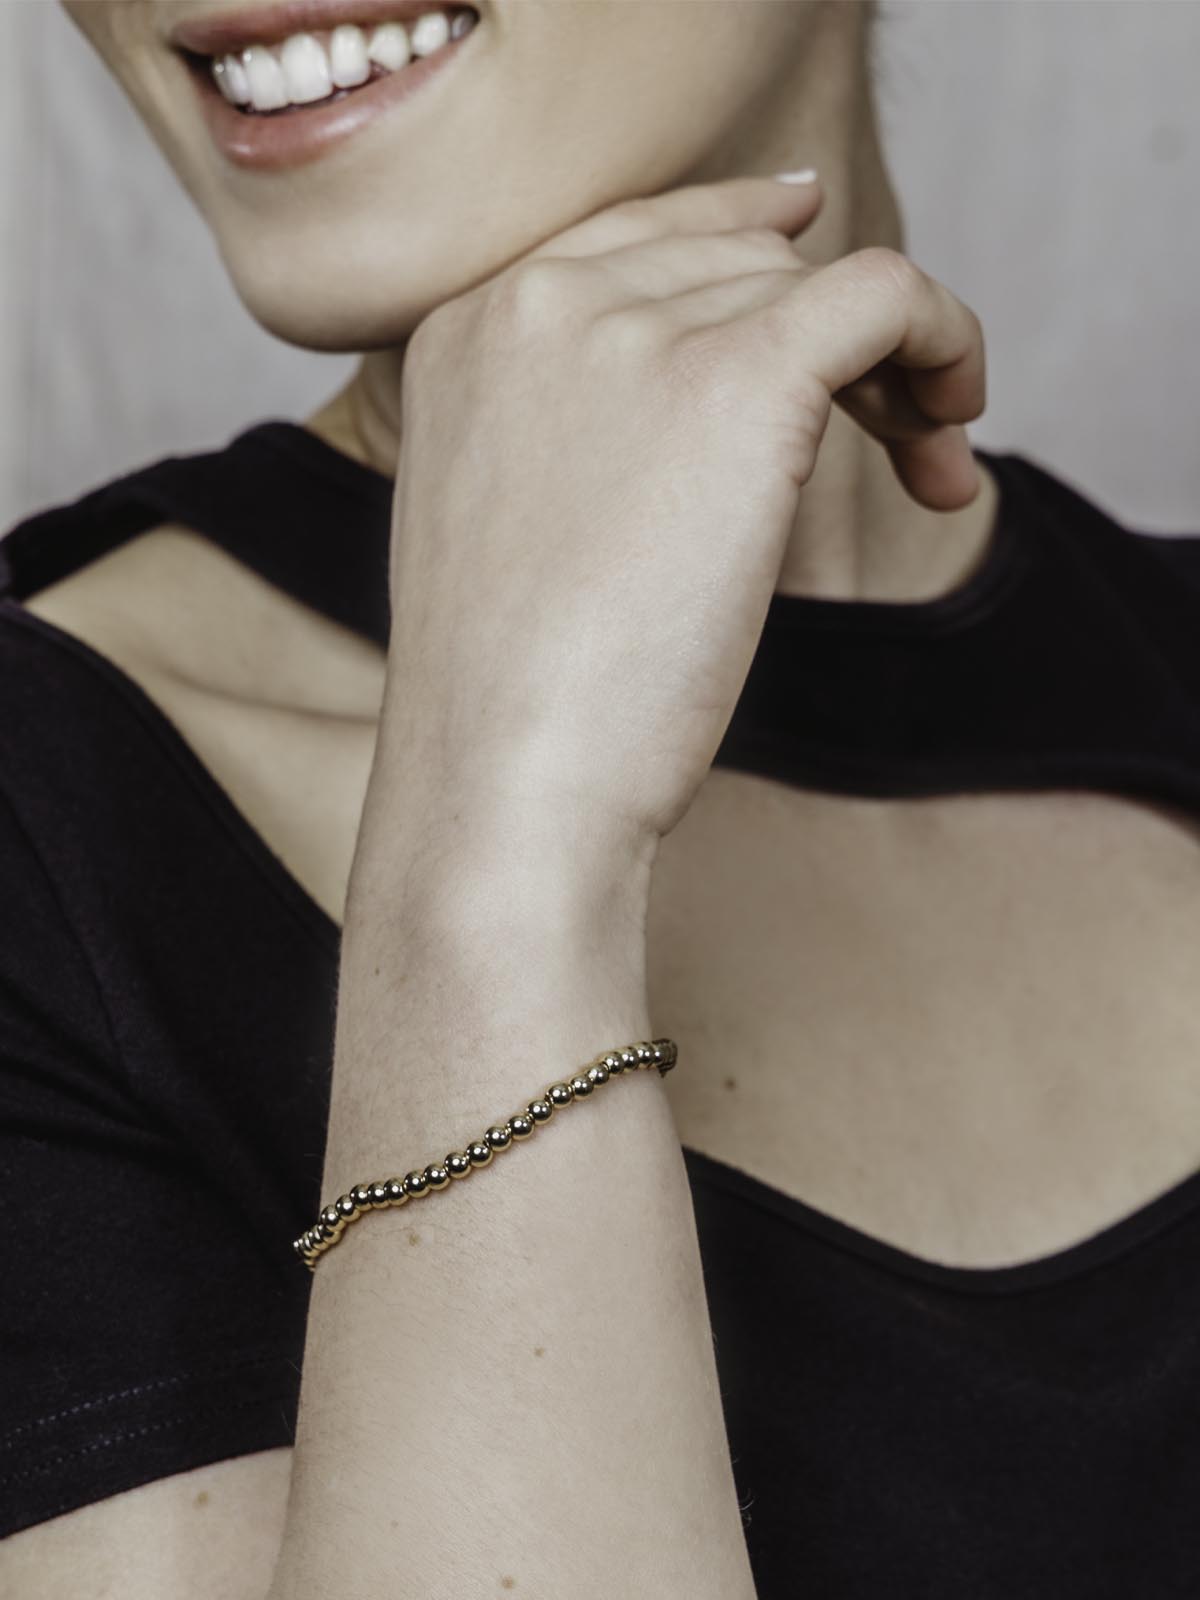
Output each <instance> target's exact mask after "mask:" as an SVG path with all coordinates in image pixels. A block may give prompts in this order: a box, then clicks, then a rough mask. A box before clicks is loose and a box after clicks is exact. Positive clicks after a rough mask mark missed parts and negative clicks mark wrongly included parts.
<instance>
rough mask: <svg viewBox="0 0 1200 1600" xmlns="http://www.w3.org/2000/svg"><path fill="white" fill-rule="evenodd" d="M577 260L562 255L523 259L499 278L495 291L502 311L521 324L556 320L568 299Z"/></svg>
mask: <svg viewBox="0 0 1200 1600" xmlns="http://www.w3.org/2000/svg"><path fill="white" fill-rule="evenodd" d="M575 265H576V263H575V262H574V261H572V260H570V259H568V258H567V257H563V256H540V257H536V258H535V259H533V260H529V261H520V262H518V263H517V264H516V265H515V266H513V267H511V268H510V269H509V270H508V271H507V272H505V273H502V274H501V276H500V277H499V278H498V279H496V283H495V295H496V299H497V301H498V305H499V309H500V311H501V312H502V314H503V315H504V316H505V317H506V318H508V319H509V320H511V321H512V322H514V323H516V324H517V325H518V326H521V327H526V326H539V325H541V324H543V323H545V322H547V321H550V320H556V319H557V318H558V317H559V316H560V315H561V314H562V312H563V310H564V309H565V307H566V306H567V304H568V303H569V294H570V291H571V288H572V287H573V285H574V282H575V278H576V274H575V272H574V271H573V270H572V269H573V268H574V267H575Z"/></svg>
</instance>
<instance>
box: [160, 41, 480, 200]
mask: <svg viewBox="0 0 1200 1600" xmlns="http://www.w3.org/2000/svg"><path fill="white" fill-rule="evenodd" d="M481 25H482V24H481V23H479V22H477V23H476V24H475V26H474V27H473V28H472V29H471V31H470V32H469V33H466V34H464V35H463V36H462V38H460V39H451V40H450V41H449V42H448V43H447V44H444V45H443V46H442V47H441V49H440V50H435V51H434V52H433V54H432V55H428V56H419V57H417V58H416V59H415V60H413V61H410V62H409V63H408V65H407V66H405V67H401V68H400V69H399V71H397V72H389V73H388V74H387V75H386V76H385V77H382V78H376V79H375V81H374V82H373V83H365V84H363V86H362V87H361V88H359V89H351V90H350V91H349V92H348V93H347V94H346V95H345V96H344V97H343V98H342V99H340V100H318V101H317V102H316V103H315V104H313V105H309V106H297V107H295V108H294V109H293V110H290V111H277V112H265V113H256V112H246V111H239V110H238V109H237V107H236V106H233V105H231V104H230V102H229V101H228V100H226V98H225V96H224V95H223V94H222V93H221V91H220V90H219V89H218V88H217V86H216V84H215V83H214V82H213V77H212V72H211V69H210V68H208V67H207V66H205V67H204V68H203V69H199V68H194V67H189V70H188V75H189V77H191V78H192V79H193V81H194V82H195V84H196V88H197V90H198V92H199V95H200V104H201V107H202V109H203V112H204V120H205V121H206V122H207V124H208V131H209V132H210V133H211V134H212V137H213V141H214V142H215V144H216V146H217V149H218V150H220V152H221V154H222V155H223V156H225V158H226V159H227V160H229V161H231V162H233V163H234V165H235V166H239V167H253V168H256V169H258V170H260V171H261V170H267V171H269V170H271V169H278V168H280V167H297V166H301V165H303V164H304V163H305V162H308V161H315V160H316V159H317V158H318V157H319V156H323V155H324V154H326V152H327V151H329V150H332V149H334V148H335V147H336V146H337V145H340V144H342V143H343V142H344V141H345V140H347V139H348V138H350V136H351V134H354V133H357V132H358V130H359V129H360V128H365V127H366V126H367V124H368V123H371V122H374V121H376V119H377V118H379V117H382V116H386V114H387V112H388V111H389V109H390V108H391V107H392V106H394V105H396V104H397V103H398V102H399V101H401V100H407V99H409V98H410V96H412V95H414V94H417V93H418V92H419V91H420V90H421V89H422V88H423V87H424V85H425V84H427V83H428V82H429V81H430V79H431V78H435V77H436V76H437V75H438V74H439V73H440V72H441V71H442V70H443V69H444V68H445V67H448V66H449V65H450V63H451V62H452V61H454V60H456V59H457V58H458V56H459V55H461V53H462V51H463V48H464V47H465V46H466V45H468V44H469V43H470V42H471V40H472V39H473V38H474V36H475V35H476V33H478V32H479V29H480V27H481Z"/></svg>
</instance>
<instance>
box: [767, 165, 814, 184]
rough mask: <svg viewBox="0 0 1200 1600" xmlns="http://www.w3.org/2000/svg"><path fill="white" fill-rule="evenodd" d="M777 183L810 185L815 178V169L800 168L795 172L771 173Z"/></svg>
mask: <svg viewBox="0 0 1200 1600" xmlns="http://www.w3.org/2000/svg"><path fill="white" fill-rule="evenodd" d="M771 176H772V177H773V178H774V179H775V181H776V182H777V183H812V182H813V180H814V179H815V178H816V176H817V169H816V167H801V168H800V169H799V171H797V172H773V173H772V174H771Z"/></svg>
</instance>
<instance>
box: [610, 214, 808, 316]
mask: <svg viewBox="0 0 1200 1600" xmlns="http://www.w3.org/2000/svg"><path fill="white" fill-rule="evenodd" d="M596 265H597V266H599V267H602V268H603V274H604V291H603V298H604V303H605V306H606V308H607V309H609V310H619V309H622V308H623V307H626V306H629V305H631V304H633V303H635V302H637V301H641V300H653V301H662V300H667V299H670V298H672V297H674V296H677V295H684V294H687V293H688V292H689V291H691V290H693V289H700V288H704V287H705V286H706V285H709V284H714V283H723V282H726V281H728V280H729V279H739V278H745V277H747V276H750V275H753V274H758V275H760V276H762V275H766V276H770V275H772V274H778V273H790V274H791V275H792V278H793V279H796V278H797V277H798V276H799V275H801V274H803V273H804V272H806V271H807V272H811V271H813V270H815V269H814V268H813V267H811V266H810V265H809V264H808V263H807V262H805V261H804V260H803V258H802V257H801V256H800V255H799V254H798V247H797V246H796V245H795V244H793V243H792V241H791V240H790V239H788V238H786V237H785V236H784V235H783V234H782V233H776V232H774V231H773V230H772V229H770V228H742V229H739V230H736V231H732V230H731V231H728V232H724V233H677V234H670V235H667V236H666V237H663V238H655V239H649V240H646V241H643V242H639V243H636V244H627V245H622V246H621V247H620V248H619V249H616V250H607V251H605V252H604V254H603V256H600V257H597V258H596ZM614 285H616V286H617V293H616V294H614V293H613V286H614ZM780 288H781V285H780V284H779V283H776V285H775V289H774V298H778V295H779V292H780ZM741 299H742V301H744V300H745V296H744V294H743V295H742V297H741ZM766 303H767V302H766V299H765V298H764V300H763V304H766Z"/></svg>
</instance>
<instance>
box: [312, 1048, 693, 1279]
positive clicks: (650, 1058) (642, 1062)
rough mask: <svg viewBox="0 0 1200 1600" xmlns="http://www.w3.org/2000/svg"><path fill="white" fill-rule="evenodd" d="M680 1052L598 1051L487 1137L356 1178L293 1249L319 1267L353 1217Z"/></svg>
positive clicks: (445, 1177) (483, 1157)
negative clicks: (426, 1160) (387, 1174)
mask: <svg viewBox="0 0 1200 1600" xmlns="http://www.w3.org/2000/svg"><path fill="white" fill-rule="evenodd" d="M677 1054H678V1047H677V1046H676V1044H675V1041H674V1040H673V1039H651V1040H645V1039H639V1040H638V1041H637V1042H636V1043H635V1044H628V1045H624V1046H622V1047H621V1048H620V1049H618V1050H606V1051H604V1052H602V1053H601V1054H600V1055H598V1056H593V1058H592V1060H591V1061H590V1062H588V1064H587V1065H586V1066H585V1067H583V1068H581V1069H580V1071H579V1072H578V1073H576V1075H575V1076H574V1077H573V1078H568V1079H566V1080H565V1081H563V1082H559V1083H552V1084H550V1085H549V1087H548V1088H547V1089H546V1090H545V1091H544V1092H543V1093H542V1094H541V1095H539V1096H538V1098H537V1099H536V1100H531V1101H530V1102H529V1104H528V1105H527V1106H526V1107H525V1109H524V1110H523V1111H518V1112H515V1113H514V1115H513V1116H511V1117H509V1118H508V1120H507V1121H506V1122H501V1123H498V1124H496V1125H495V1126H493V1127H491V1128H488V1129H486V1130H485V1132H484V1134H483V1137H482V1138H480V1139H475V1140H472V1142H471V1143H470V1144H468V1145H467V1147H466V1149H465V1150H452V1151H451V1152H450V1154H449V1155H448V1156H446V1158H445V1159H444V1160H443V1161H433V1162H430V1164H429V1165H428V1166H427V1167H423V1168H418V1169H416V1170H415V1171H413V1172H410V1173H409V1174H408V1175H407V1177H404V1178H382V1179H380V1180H379V1181H378V1182H375V1183H356V1184H355V1185H354V1187H353V1188H352V1189H351V1190H350V1191H349V1193H348V1194H343V1195H340V1196H339V1197H338V1198H337V1199H336V1200H335V1201H334V1202H333V1204H332V1205H329V1206H326V1207H325V1209H324V1210H323V1211H322V1212H321V1215H320V1216H319V1217H318V1219H317V1221H316V1222H315V1223H314V1225H313V1226H312V1227H311V1228H309V1229H308V1231H307V1232H306V1233H302V1234H301V1235H300V1237H299V1238H298V1239H295V1240H293V1242H292V1249H293V1250H294V1251H295V1252H296V1254H297V1255H298V1256H299V1257H300V1259H301V1261H303V1262H304V1264H305V1266H306V1267H307V1268H308V1270H309V1271H310V1272H315V1271H316V1267H317V1262H318V1261H319V1260H320V1258H321V1257H322V1256H323V1255H324V1254H325V1252H326V1250H328V1249H330V1248H331V1247H332V1246H333V1245H335V1244H336V1243H337V1242H338V1240H339V1239H340V1238H341V1237H342V1234H343V1233H345V1231H346V1229H347V1228H348V1227H349V1225H350V1223H352V1222H357V1221H358V1219H359V1217H361V1216H365V1214H366V1213H367V1212H368V1211H386V1210H387V1209H388V1208H389V1207H390V1206H403V1205H407V1204H408V1202H409V1201H410V1200H419V1199H420V1198H421V1196H422V1195H426V1194H430V1193H432V1192H433V1190H435V1189H445V1188H447V1187H449V1185H450V1183H451V1181H452V1180H453V1179H455V1178H468V1177H470V1175H471V1173H472V1172H474V1171H475V1170H476V1169H477V1168H478V1167H486V1166H488V1165H490V1163H491V1159H492V1157H493V1156H494V1155H495V1154H496V1152H497V1151H498V1150H509V1149H511V1148H512V1147H513V1145H514V1144H516V1143H518V1142H520V1141H521V1140H523V1139H528V1138H529V1136H530V1134H532V1133H533V1132H534V1130H535V1129H536V1128H539V1127H541V1126H542V1124H543V1123H546V1122H549V1121H550V1118H551V1117H552V1116H553V1115H554V1112H555V1110H556V1109H557V1108H559V1107H562V1106H569V1105H570V1104H571V1103H572V1101H574V1100H582V1099H585V1098H586V1097H587V1096H588V1095H589V1094H591V1093H592V1091H593V1090H595V1089H598V1088H599V1087H600V1085H601V1084H604V1083H607V1082H608V1080H609V1079H610V1078H615V1077H619V1076H620V1074H621V1073H623V1072H635V1071H637V1070H638V1068H641V1067H657V1068H658V1070H659V1072H660V1073H661V1074H664V1075H665V1074H666V1073H668V1072H670V1070H671V1068H672V1067H673V1066H674V1065H675V1059H676V1056H677Z"/></svg>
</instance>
